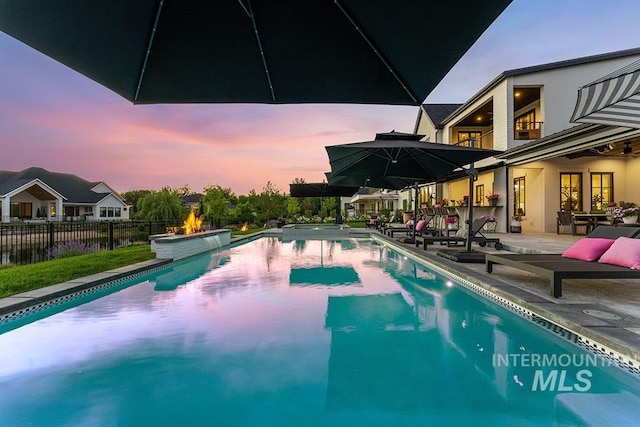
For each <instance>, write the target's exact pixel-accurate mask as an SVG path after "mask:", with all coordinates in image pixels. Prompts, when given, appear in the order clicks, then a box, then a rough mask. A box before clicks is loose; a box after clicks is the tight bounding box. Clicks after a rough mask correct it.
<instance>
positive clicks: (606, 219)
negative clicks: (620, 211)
mask: <svg viewBox="0 0 640 427" xmlns="http://www.w3.org/2000/svg"><path fill="white" fill-rule="evenodd" d="M573 218H574V219H575V220H576V221H586V222H588V223H589V228H591V230H593V229H594V228H596V227H597V226H598V222H600V225H603V224H607V225H611V224H612V223H613V214H610V213H574V214H573Z"/></svg>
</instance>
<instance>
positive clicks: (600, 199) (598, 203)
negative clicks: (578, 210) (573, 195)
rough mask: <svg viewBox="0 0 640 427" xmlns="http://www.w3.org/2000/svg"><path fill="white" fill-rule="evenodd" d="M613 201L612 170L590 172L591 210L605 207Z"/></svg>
mask: <svg viewBox="0 0 640 427" xmlns="http://www.w3.org/2000/svg"><path fill="white" fill-rule="evenodd" d="M611 203H613V172H592V173H591V210H601V209H606V207H607V206H609V205H610V204H611Z"/></svg>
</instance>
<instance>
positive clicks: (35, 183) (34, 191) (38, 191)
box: [4, 178, 67, 200]
mask: <svg viewBox="0 0 640 427" xmlns="http://www.w3.org/2000/svg"><path fill="white" fill-rule="evenodd" d="M22 192H27V193H29V194H30V195H32V196H33V197H35V198H36V199H38V200H56V199H60V200H66V199H67V198H66V197H64V196H63V195H62V194H60V193H58V192H57V191H56V190H54V189H53V188H52V187H50V186H49V185H47V184H45V183H44V182H43V181H41V180H40V179H39V178H35V179H32V180H31V181H29V182H26V183H24V184H22V185H20V186H18V187H16V188H14V189H13V190H11V191H9V192H7V193H6V194H5V195H4V197H13V196H15V195H16V194H20V193H22Z"/></svg>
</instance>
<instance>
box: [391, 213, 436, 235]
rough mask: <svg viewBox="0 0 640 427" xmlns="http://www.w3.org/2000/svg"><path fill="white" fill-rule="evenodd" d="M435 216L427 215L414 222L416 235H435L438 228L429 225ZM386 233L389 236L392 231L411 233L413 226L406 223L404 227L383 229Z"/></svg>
mask: <svg viewBox="0 0 640 427" xmlns="http://www.w3.org/2000/svg"><path fill="white" fill-rule="evenodd" d="M434 218H435V216H434V215H427V216H426V217H425V219H421V220H419V221H418V222H417V223H416V230H415V231H416V236H422V235H426V234H432V235H436V234H438V230H436V229H435V228H433V227H430V224H431V223H432V222H433V219H434ZM385 231H386V234H387V235H388V236H390V237H393V234H394V233H407V234H411V235H413V227H412V226H411V224H409V223H407V224H405V226H404V227H391V228H388V229H386V230H385Z"/></svg>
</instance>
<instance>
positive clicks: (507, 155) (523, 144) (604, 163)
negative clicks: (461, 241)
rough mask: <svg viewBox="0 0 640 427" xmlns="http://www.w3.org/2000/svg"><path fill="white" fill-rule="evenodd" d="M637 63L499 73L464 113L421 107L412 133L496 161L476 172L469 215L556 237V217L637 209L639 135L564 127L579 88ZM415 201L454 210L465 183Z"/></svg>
mask: <svg viewBox="0 0 640 427" xmlns="http://www.w3.org/2000/svg"><path fill="white" fill-rule="evenodd" d="M639 59H640V48H636V49H628V50H623V51H617V52H611V53H606V54H601V55H594V56H589V57H582V58H576V59H570V60H565V61H559V62H554V63H549V64H542V65H536V66H531V67H526V68H519V69H514V70H508V71H504V72H502V73H501V74H500V75H498V76H497V77H496V78H494V79H493V80H492V81H490V82H489V83H487V85H486V86H485V87H484V88H482V89H481V90H480V91H479V92H478V93H476V94H475V95H474V96H472V97H471V98H470V99H469V100H467V101H466V102H464V103H463V104H461V105H460V104H425V105H422V106H421V107H420V110H419V112H418V116H417V119H416V125H415V129H414V132H415V133H417V134H423V135H425V138H424V140H427V141H431V142H438V143H445V144H456V145H462V146H469V145H473V146H474V147H480V148H488V149H494V150H500V151H503V154H502V155H501V156H499V157H500V158H490V159H486V160H483V161H481V162H478V163H476V164H475V165H474V167H475V169H476V170H477V171H478V172H479V173H478V177H477V179H476V180H475V182H474V183H473V186H474V187H473V188H474V198H473V202H474V206H478V207H479V208H480V209H479V211H476V213H475V214H474V215H479V214H482V213H485V211H486V213H490V214H493V215H495V216H496V217H497V218H498V231H507V230H508V223H509V221H508V220H509V219H510V218H511V217H512V216H513V215H514V214H520V215H523V216H524V222H523V224H522V229H523V232H526V231H532V232H555V231H556V217H557V215H556V212H557V211H559V210H562V209H568V210H574V211H590V210H597V209H601V208H603V207H604V206H606V205H610V204H612V203H615V202H618V201H622V200H625V201H636V202H638V201H640V187H638V186H637V185H635V184H634V182H639V179H640V172H638V171H640V168H639V166H640V159H638V158H637V157H638V156H636V153H640V129H633V128H628V127H619V126H611V125H603V124H588V123H587V124H576V123H572V122H571V119H572V115H573V113H574V110H575V109H576V102H577V96H578V89H579V88H581V87H582V86H584V85H586V84H589V83H591V82H593V81H596V80H598V79H600V78H602V77H603V76H606V75H608V74H610V73H612V72H615V71H616V70H618V69H620V68H623V67H625V66H627V65H629V64H632V63H634V62H635V61H638V60H639ZM447 111H450V112H449V114H448V115H446V116H445V117H443V115H444V114H446V113H447ZM422 192H423V193H425V194H426V193H427V192H428V193H430V194H436V197H435V199H436V200H441V199H442V198H446V199H448V200H449V201H450V200H452V199H453V200H460V199H461V198H462V197H464V196H465V195H468V193H469V181H468V179H467V178H466V177H465V176H464V174H459V175H455V174H453V175H451V176H450V177H448V178H447V179H446V180H442V182H439V183H437V184H435V185H431V186H425V187H424V188H423V191H422ZM489 194H498V196H499V202H498V206H495V207H493V206H489V202H488V200H486V197H485V196H487V195H489ZM479 212H480V213H479Z"/></svg>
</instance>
